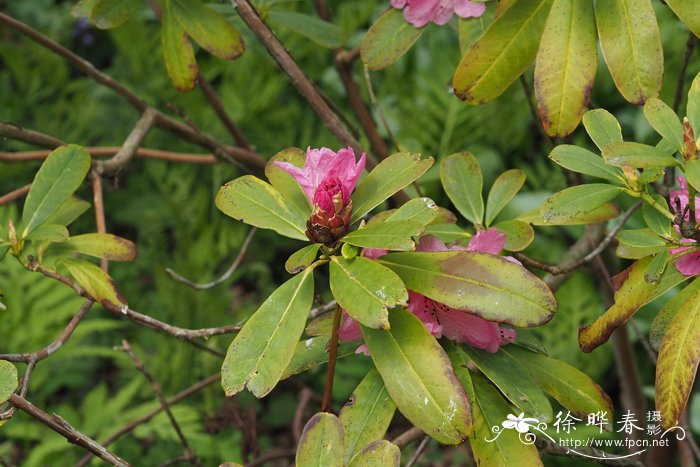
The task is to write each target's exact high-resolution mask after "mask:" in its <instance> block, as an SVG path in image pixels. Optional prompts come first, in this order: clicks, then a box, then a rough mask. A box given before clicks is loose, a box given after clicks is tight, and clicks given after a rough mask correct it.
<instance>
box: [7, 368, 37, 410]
mask: <svg viewBox="0 0 700 467" xmlns="http://www.w3.org/2000/svg"><path fill="white" fill-rule="evenodd" d="M36 362H37V360H36V359H33V360H30V361H29V362H27V368H26V369H25V370H24V375H22V382H21V383H20V386H19V391H17V394H19V395H20V396H21V397H27V392H28V391H29V380H30V378H31V377H32V373H33V372H34V368H35V367H36ZM2 405H4V404H2ZM16 411H17V407H15V406H14V405H11V406H10V408H9V409H7V410H5V411H4V412H2V413H0V420H9V419H11V418H12V417H13V415H14V414H15V412H16Z"/></svg>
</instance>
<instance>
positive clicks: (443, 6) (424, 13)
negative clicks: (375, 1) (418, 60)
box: [391, 0, 486, 28]
mask: <svg viewBox="0 0 700 467" xmlns="http://www.w3.org/2000/svg"><path fill="white" fill-rule="evenodd" d="M391 6H393V7H394V8H399V9H403V17H404V18H405V19H406V21H408V22H409V23H411V24H412V25H414V26H415V27H417V28H422V27H423V26H425V25H426V24H428V23H435V24H438V25H443V24H445V23H447V22H448V21H449V20H450V18H452V15H455V14H456V15H457V16H459V17H460V18H478V17H479V16H481V15H483V14H484V11H485V10H486V5H485V4H484V3H482V2H471V1H469V0H391Z"/></svg>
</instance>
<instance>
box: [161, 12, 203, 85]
mask: <svg viewBox="0 0 700 467" xmlns="http://www.w3.org/2000/svg"><path fill="white" fill-rule="evenodd" d="M171 2H172V0H166V1H165V2H164V8H163V27H162V28H161V30H160V40H161V44H162V46H163V60H164V61H165V70H166V71H167V72H168V76H169V77H170V81H172V83H173V86H175V89H177V90H178V91H182V92H187V91H191V90H193V89H194V87H195V85H196V84H197V77H198V76H199V67H198V66H197V59H196V58H195V56H194V49H193V48H192V44H191V43H190V39H189V37H187V34H186V33H185V30H184V29H183V28H182V26H181V25H180V23H179V22H178V21H177V18H175V15H174V14H173V7H172V3H171Z"/></svg>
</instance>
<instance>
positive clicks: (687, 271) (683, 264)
mask: <svg viewBox="0 0 700 467" xmlns="http://www.w3.org/2000/svg"><path fill="white" fill-rule="evenodd" d="M678 183H679V184H680V186H681V188H680V189H679V190H675V191H672V192H671V193H670V195H669V199H670V200H671V210H672V211H673V212H674V213H675V214H676V215H683V213H685V219H684V220H688V219H689V217H690V213H689V212H686V208H687V206H688V183H687V182H686V180H685V179H684V178H682V177H679V178H678ZM676 200H678V206H677V205H676ZM695 206H696V207H695V219H696V220H698V219H700V197H697V196H696V197H695ZM679 209H680V210H679ZM676 230H677V231H678V232H679V233H680V229H679V228H678V226H676ZM681 241H682V242H683V243H688V242H695V240H694V239H691V238H684V239H683V240H681ZM669 252H670V253H671V254H674V253H681V252H687V253H685V254H683V255H681V257H680V258H678V260H677V261H676V269H678V272H680V273H681V274H683V275H684V276H696V275H698V274H700V250H698V249H697V248H694V247H690V246H683V247H680V248H675V249H673V250H670V251H669Z"/></svg>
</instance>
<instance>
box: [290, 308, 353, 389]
mask: <svg viewBox="0 0 700 467" xmlns="http://www.w3.org/2000/svg"><path fill="white" fill-rule="evenodd" d="M331 316H332V314H331ZM328 332H329V334H326V335H323V336H318V337H312V338H310V339H306V340H303V341H301V342H299V343H297V345H296V349H295V350H294V355H293V356H292V360H291V361H290V362H289V365H287V368H285V370H284V372H283V373H282V376H281V377H280V381H281V380H283V379H287V378H289V377H290V376H292V375H297V374H299V373H303V372H305V371H307V370H310V369H311V368H316V367H318V366H320V365H323V364H325V363H326V362H328V343H329V342H330V328H329V331H328ZM356 348H357V342H343V341H341V342H340V343H339V344H338V356H337V358H338V359H340V358H345V357H347V356H350V355H355V349H356Z"/></svg>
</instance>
